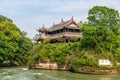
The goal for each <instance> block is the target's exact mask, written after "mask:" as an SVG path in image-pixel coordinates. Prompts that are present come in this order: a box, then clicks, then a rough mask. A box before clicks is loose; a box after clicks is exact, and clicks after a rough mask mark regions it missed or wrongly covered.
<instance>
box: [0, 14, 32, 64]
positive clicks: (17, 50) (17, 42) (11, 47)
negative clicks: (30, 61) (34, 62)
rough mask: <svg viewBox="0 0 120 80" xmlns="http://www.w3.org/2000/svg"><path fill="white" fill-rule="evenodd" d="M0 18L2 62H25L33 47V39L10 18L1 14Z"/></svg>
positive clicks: (0, 55)
mask: <svg viewBox="0 0 120 80" xmlns="http://www.w3.org/2000/svg"><path fill="white" fill-rule="evenodd" d="M0 20H1V21H0V62H1V63H3V62H5V61H9V62H10V63H13V62H14V61H17V62H18V63H19V64H23V63H24V64H25V63H26V61H27V57H28V54H29V53H28V51H29V50H30V49H31V48H32V42H31V40H30V39H29V38H27V37H26V36H25V35H23V34H22V32H21V31H20V30H19V29H18V28H17V27H16V25H15V24H14V23H12V21H11V20H10V19H8V18H6V17H4V16H0ZM24 60H25V61H24Z"/></svg>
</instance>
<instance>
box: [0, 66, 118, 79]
mask: <svg viewBox="0 0 120 80" xmlns="http://www.w3.org/2000/svg"><path fill="white" fill-rule="evenodd" d="M0 80H120V74H112V75H89V74H80V73H72V72H69V71H55V70H28V69H27V68H20V67H19V68H0Z"/></svg>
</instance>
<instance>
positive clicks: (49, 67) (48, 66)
mask: <svg viewBox="0 0 120 80" xmlns="http://www.w3.org/2000/svg"><path fill="white" fill-rule="evenodd" d="M31 68H32V69H42V70H67V71H69V70H71V69H70V68H68V67H65V66H62V67H60V66H58V64H57V63H39V64H34V65H32V66H31ZM75 72H77V73H85V74H115V73H120V69H110V70H93V69H91V68H90V67H80V68H77V69H75Z"/></svg>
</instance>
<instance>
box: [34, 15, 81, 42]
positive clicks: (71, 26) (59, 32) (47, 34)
mask: <svg viewBox="0 0 120 80" xmlns="http://www.w3.org/2000/svg"><path fill="white" fill-rule="evenodd" d="M37 31H38V32H39V34H38V36H37V39H36V40H37V41H41V42H42V41H43V40H44V39H49V40H50V42H51V43H56V42H74V41H76V40H80V38H81V37H82V34H81V31H80V26H79V25H78V24H77V23H76V22H75V21H74V19H73V17H72V18H71V19H70V20H68V21H64V20H63V19H61V22H60V23H59V24H54V23H53V25H52V26H51V27H50V28H49V29H46V28H45V27H44V25H43V27H42V28H39V29H38V30H37Z"/></svg>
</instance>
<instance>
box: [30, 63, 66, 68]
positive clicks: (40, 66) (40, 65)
mask: <svg viewBox="0 0 120 80" xmlns="http://www.w3.org/2000/svg"><path fill="white" fill-rule="evenodd" d="M31 68H32V69H45V70H68V68H67V67H59V66H58V64H57V63H39V64H34V65H32V66H31Z"/></svg>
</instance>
